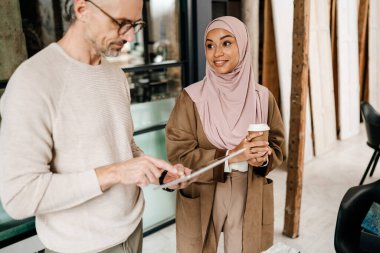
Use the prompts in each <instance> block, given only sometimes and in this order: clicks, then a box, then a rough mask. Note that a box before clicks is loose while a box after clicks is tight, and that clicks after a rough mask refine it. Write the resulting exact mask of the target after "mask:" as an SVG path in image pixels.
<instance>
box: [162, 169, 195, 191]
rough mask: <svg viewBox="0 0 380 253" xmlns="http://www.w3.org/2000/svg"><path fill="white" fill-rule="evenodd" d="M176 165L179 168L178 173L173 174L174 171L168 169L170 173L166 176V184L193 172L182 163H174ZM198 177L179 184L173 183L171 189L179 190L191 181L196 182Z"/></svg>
mask: <svg viewBox="0 0 380 253" xmlns="http://www.w3.org/2000/svg"><path fill="white" fill-rule="evenodd" d="M174 167H175V168H176V169H177V171H178V173H177V174H173V173H171V172H169V171H168V173H167V174H166V176H165V178H164V184H166V183H169V182H171V181H173V180H176V179H178V178H181V177H183V176H187V175H190V174H191V169H189V168H186V167H185V166H183V165H182V164H176V165H174ZM196 179H197V178H196V177H195V178H192V179H191V180H188V181H185V182H182V183H179V184H177V185H173V186H171V187H170V189H173V190H177V189H183V188H186V187H187V186H189V185H190V184H191V183H193V182H195V181H196Z"/></svg>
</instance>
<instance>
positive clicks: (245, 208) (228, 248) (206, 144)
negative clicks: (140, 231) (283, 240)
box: [166, 17, 284, 253]
mask: <svg viewBox="0 0 380 253" xmlns="http://www.w3.org/2000/svg"><path fill="white" fill-rule="evenodd" d="M205 52H206V60H207V64H206V76H205V78H204V79H203V80H202V81H200V82H197V83H195V84H193V85H190V86H189V87H187V88H186V89H185V90H184V91H183V92H182V93H181V94H180V96H179V97H178V99H177V102H176V105H175V107H174V109H173V112H172V114H171V116H170V119H169V121H168V124H167V127H166V145H167V153H168V158H169V160H170V162H172V163H183V164H184V165H185V166H187V167H189V168H191V169H195V170H196V169H197V168H201V167H202V166H205V165H207V164H209V163H210V162H212V161H213V160H215V159H218V158H220V157H222V156H224V155H226V154H227V153H233V152H235V151H237V150H239V149H241V148H246V151H245V152H244V153H242V154H240V155H238V156H235V157H234V158H232V159H230V160H229V161H228V162H227V163H226V164H224V165H222V166H219V167H216V168H214V169H213V170H210V171H208V172H206V173H204V174H202V175H200V176H199V178H198V179H197V181H196V182H195V183H193V184H191V185H190V186H188V187H186V188H185V189H183V190H181V191H179V192H178V193H177V210H176V224H177V225H176V226H177V252H180V253H199V252H216V250H217V245H218V240H219V237H220V234H221V232H222V231H223V233H224V248H225V252H226V253H237V252H261V251H262V250H265V249H267V248H269V247H270V246H271V245H272V243H273V222H274V217H273V213H274V210H273V185H272V184H271V182H272V181H271V180H269V179H266V178H265V176H266V175H267V174H268V173H269V172H270V171H271V170H272V168H275V167H276V166H278V165H280V163H281V162H282V159H283V154H284V128H283V123H282V120H281V116H280V112H279V109H278V107H277V104H276V101H275V99H274V97H273V95H272V94H271V93H270V92H269V91H268V89H267V88H265V87H263V86H261V85H259V84H256V83H255V80H254V76H253V70H252V64H251V53H250V40H249V36H248V31H247V28H246V26H245V25H244V24H243V23H242V22H241V21H239V20H238V19H236V18H234V17H221V18H217V19H215V20H213V21H212V22H211V23H210V24H209V25H208V27H207V29H206V33H205ZM250 123H267V124H268V125H269V126H270V132H269V141H268V142H269V143H268V142H266V141H257V140H255V137H257V136H258V135H260V134H248V133H247V128H248V125H249V124H250ZM261 134H262V133H261ZM268 144H269V145H268Z"/></svg>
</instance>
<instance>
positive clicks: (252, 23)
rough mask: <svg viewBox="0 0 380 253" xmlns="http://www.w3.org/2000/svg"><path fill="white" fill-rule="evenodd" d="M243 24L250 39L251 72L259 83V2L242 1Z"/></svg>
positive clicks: (256, 0) (251, 0) (252, 0)
mask: <svg viewBox="0 0 380 253" xmlns="http://www.w3.org/2000/svg"><path fill="white" fill-rule="evenodd" d="M242 14H243V15H242V17H243V22H244V23H245V24H246V25H247V27H248V31H249V36H250V38H251V50H252V51H251V52H252V57H253V59H252V64H253V72H254V74H255V80H256V82H258V81H259V0H242Z"/></svg>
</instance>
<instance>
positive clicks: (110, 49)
mask: <svg viewBox="0 0 380 253" xmlns="http://www.w3.org/2000/svg"><path fill="white" fill-rule="evenodd" d="M125 43H126V41H122V42H119V43H118V42H113V43H111V44H110V45H109V46H108V47H107V48H106V50H104V51H103V55H104V56H106V57H116V56H119V54H120V52H121V49H122V48H123V46H124V44H125ZM114 45H117V46H120V48H119V49H115V48H114V47H113V46H114Z"/></svg>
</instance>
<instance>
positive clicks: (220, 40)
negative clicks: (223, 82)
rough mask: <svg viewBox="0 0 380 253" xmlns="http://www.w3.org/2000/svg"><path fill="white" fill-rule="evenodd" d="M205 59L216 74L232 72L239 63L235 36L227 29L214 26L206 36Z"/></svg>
mask: <svg viewBox="0 0 380 253" xmlns="http://www.w3.org/2000/svg"><path fill="white" fill-rule="evenodd" d="M205 47H206V59H207V62H208V64H210V66H211V67H212V68H213V69H214V70H215V72H216V73H218V74H226V73H230V72H232V71H233V70H234V69H235V67H236V66H237V65H238V63H239V48H238V45H237V41H236V39H235V36H234V35H233V34H232V33H230V32H229V31H227V30H225V29H222V28H216V29H213V30H211V31H209V32H208V33H207V36H206V45H205Z"/></svg>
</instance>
